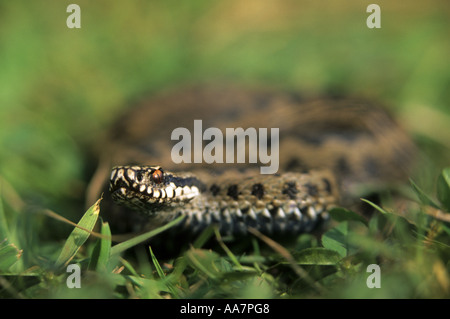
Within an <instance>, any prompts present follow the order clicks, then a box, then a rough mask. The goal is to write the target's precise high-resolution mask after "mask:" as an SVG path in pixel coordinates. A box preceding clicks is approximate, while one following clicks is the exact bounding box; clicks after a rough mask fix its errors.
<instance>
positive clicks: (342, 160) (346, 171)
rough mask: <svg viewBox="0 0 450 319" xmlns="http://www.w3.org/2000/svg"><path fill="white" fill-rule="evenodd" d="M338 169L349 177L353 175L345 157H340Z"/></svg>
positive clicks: (337, 164)
mask: <svg viewBox="0 0 450 319" xmlns="http://www.w3.org/2000/svg"><path fill="white" fill-rule="evenodd" d="M336 168H337V171H338V172H339V173H340V174H343V175H347V174H350V173H351V169H350V165H349V164H348V162H347V160H346V159H345V158H344V157H340V158H339V159H338V160H337V161H336Z"/></svg>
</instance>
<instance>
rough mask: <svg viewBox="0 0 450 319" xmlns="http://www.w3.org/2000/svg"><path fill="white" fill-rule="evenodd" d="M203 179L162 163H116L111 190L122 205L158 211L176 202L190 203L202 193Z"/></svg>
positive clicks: (111, 180)
mask: <svg viewBox="0 0 450 319" xmlns="http://www.w3.org/2000/svg"><path fill="white" fill-rule="evenodd" d="M199 186H200V185H199V181H198V180H197V179H196V178H194V177H190V176H180V175H178V176H177V175H175V174H173V173H171V172H167V171H164V170H163V169H162V168H161V167H160V166H135V165H134V166H116V167H114V168H113V169H112V172H111V178H110V184H109V190H110V192H111V196H112V198H113V199H114V201H116V202H117V203H118V204H121V205H125V206H128V207H130V208H133V209H138V210H142V209H144V210H146V211H155V210H157V209H160V208H161V206H164V205H170V204H172V203H174V202H176V203H180V202H187V201H190V200H192V199H193V198H194V197H196V196H197V195H199V194H200V190H199Z"/></svg>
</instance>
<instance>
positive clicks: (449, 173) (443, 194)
mask: <svg viewBox="0 0 450 319" xmlns="http://www.w3.org/2000/svg"><path fill="white" fill-rule="evenodd" d="M437 196H438V199H439V201H440V202H441V204H442V205H443V206H444V208H445V210H446V211H448V212H450V167H447V168H445V169H443V170H442V173H441V174H440V175H439V178H438V181H437Z"/></svg>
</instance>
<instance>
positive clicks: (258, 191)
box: [252, 183, 264, 199]
mask: <svg viewBox="0 0 450 319" xmlns="http://www.w3.org/2000/svg"><path fill="white" fill-rule="evenodd" d="M252 195H254V196H256V197H257V198H258V199H261V198H262V197H263V196H264V186H263V185H262V184H260V183H257V184H254V185H253V186H252Z"/></svg>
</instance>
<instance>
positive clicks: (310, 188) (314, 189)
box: [303, 183, 319, 197]
mask: <svg viewBox="0 0 450 319" xmlns="http://www.w3.org/2000/svg"><path fill="white" fill-rule="evenodd" d="M303 186H305V187H306V190H307V192H308V194H309V195H311V196H314V197H315V196H317V195H319V190H318V189H317V186H316V185H313V184H311V183H306V184H304V185H303Z"/></svg>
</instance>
